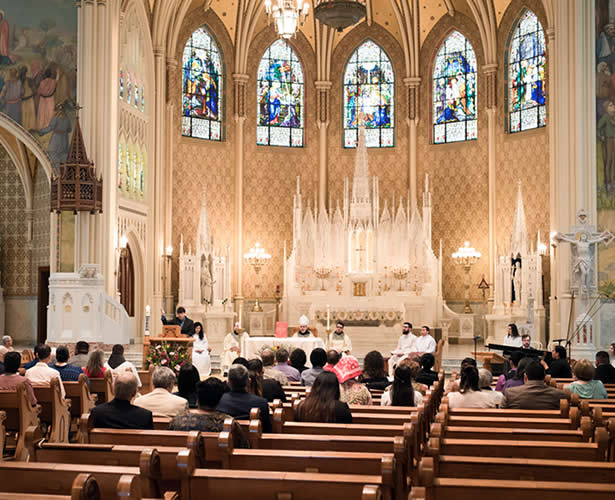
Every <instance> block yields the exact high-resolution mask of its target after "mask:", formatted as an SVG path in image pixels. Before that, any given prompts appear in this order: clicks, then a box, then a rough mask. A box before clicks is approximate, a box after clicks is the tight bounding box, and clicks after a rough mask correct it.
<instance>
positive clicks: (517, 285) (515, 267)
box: [510, 254, 521, 304]
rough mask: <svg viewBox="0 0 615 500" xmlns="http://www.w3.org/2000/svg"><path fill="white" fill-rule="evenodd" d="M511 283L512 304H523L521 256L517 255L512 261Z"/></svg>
mask: <svg viewBox="0 0 615 500" xmlns="http://www.w3.org/2000/svg"><path fill="white" fill-rule="evenodd" d="M510 263H511V270H510V273H511V277H510V279H511V282H512V294H511V302H514V303H515V304H519V303H520V302H521V255H519V254H517V256H516V257H513V258H512V259H511V262H510Z"/></svg>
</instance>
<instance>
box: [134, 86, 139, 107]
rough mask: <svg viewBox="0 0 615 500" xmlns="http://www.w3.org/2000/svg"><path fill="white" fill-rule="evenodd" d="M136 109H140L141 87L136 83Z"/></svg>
mask: <svg viewBox="0 0 615 500" xmlns="http://www.w3.org/2000/svg"><path fill="white" fill-rule="evenodd" d="M135 108H137V109H139V86H138V85H137V84H136V83H135Z"/></svg>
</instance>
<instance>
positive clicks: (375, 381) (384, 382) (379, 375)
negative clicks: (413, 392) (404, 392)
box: [359, 351, 391, 389]
mask: <svg viewBox="0 0 615 500" xmlns="http://www.w3.org/2000/svg"><path fill="white" fill-rule="evenodd" d="M359 382H361V383H363V384H365V385H366V386H367V388H368V389H385V388H387V387H388V386H389V385H391V381H390V380H389V379H388V377H387V373H386V370H385V369H384V358H383V357H382V354H380V353H379V352H378V351H369V352H368V353H367V354H366V355H365V359H364V360H363V373H362V374H361V376H360V377H359Z"/></svg>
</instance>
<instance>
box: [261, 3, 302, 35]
mask: <svg viewBox="0 0 615 500" xmlns="http://www.w3.org/2000/svg"><path fill="white" fill-rule="evenodd" d="M309 10H310V4H309V3H308V2H304V1H303V0H273V2H272V0H265V11H266V12H267V15H268V16H269V18H270V19H272V18H273V20H274V21H275V27H276V31H277V32H278V35H280V36H281V37H282V38H286V39H289V38H292V37H293V36H294V34H295V32H296V31H297V24H301V26H303V23H304V22H305V18H306V17H307V15H308V12H309Z"/></svg>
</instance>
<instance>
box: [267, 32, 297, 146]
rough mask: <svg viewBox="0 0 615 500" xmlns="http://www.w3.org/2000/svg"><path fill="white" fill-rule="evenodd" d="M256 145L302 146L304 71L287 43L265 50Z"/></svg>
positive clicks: (281, 42)
mask: <svg viewBox="0 0 615 500" xmlns="http://www.w3.org/2000/svg"><path fill="white" fill-rule="evenodd" d="M256 85H257V96H256V98H257V106H258V109H257V111H256V116H257V118H256V143H257V144H259V145H261V146H286V147H303V120H304V117H303V107H304V88H305V87H304V80H303V68H302V67H301V62H300V61H299V59H298V57H297V54H296V53H295V51H294V50H293V48H292V47H291V46H290V45H289V44H288V42H286V41H285V40H276V41H275V42H273V43H272V44H271V45H270V46H269V48H268V49H267V50H266V51H265V54H264V55H263V58H262V59H261V62H260V64H259V65H258V74H257V82H256Z"/></svg>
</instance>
